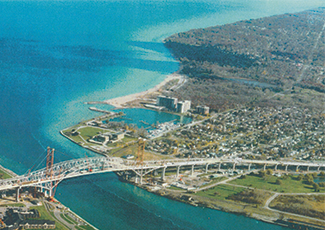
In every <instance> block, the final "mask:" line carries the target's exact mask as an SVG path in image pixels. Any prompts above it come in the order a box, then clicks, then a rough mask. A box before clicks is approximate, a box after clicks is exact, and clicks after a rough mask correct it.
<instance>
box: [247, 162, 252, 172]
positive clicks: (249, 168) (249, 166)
mask: <svg viewBox="0 0 325 230" xmlns="http://www.w3.org/2000/svg"><path fill="white" fill-rule="evenodd" d="M251 166H252V164H251V163H249V165H248V171H251Z"/></svg>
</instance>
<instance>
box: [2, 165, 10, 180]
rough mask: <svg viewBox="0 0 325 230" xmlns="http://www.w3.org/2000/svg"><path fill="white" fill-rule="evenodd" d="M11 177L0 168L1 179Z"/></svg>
mask: <svg viewBox="0 0 325 230" xmlns="http://www.w3.org/2000/svg"><path fill="white" fill-rule="evenodd" d="M11 177H12V176H10V175H9V174H8V173H7V172H6V171H5V170H3V169H1V168H0V179H8V178H11Z"/></svg>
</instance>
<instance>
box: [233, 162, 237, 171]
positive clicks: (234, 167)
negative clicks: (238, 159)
mask: <svg viewBox="0 0 325 230" xmlns="http://www.w3.org/2000/svg"><path fill="white" fill-rule="evenodd" d="M235 169H236V163H234V165H233V166H232V170H233V171H234V170H235Z"/></svg>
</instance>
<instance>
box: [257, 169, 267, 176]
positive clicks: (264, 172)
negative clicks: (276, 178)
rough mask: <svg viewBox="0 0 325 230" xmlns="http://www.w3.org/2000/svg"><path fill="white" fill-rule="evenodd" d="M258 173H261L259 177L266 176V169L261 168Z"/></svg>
mask: <svg viewBox="0 0 325 230" xmlns="http://www.w3.org/2000/svg"><path fill="white" fill-rule="evenodd" d="M258 175H259V177H265V175H266V171H264V170H260V171H259V172H258Z"/></svg>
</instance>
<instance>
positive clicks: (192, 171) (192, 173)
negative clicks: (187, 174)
mask: <svg viewBox="0 0 325 230" xmlns="http://www.w3.org/2000/svg"><path fill="white" fill-rule="evenodd" d="M193 175H194V165H192V169H191V176H193Z"/></svg>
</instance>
